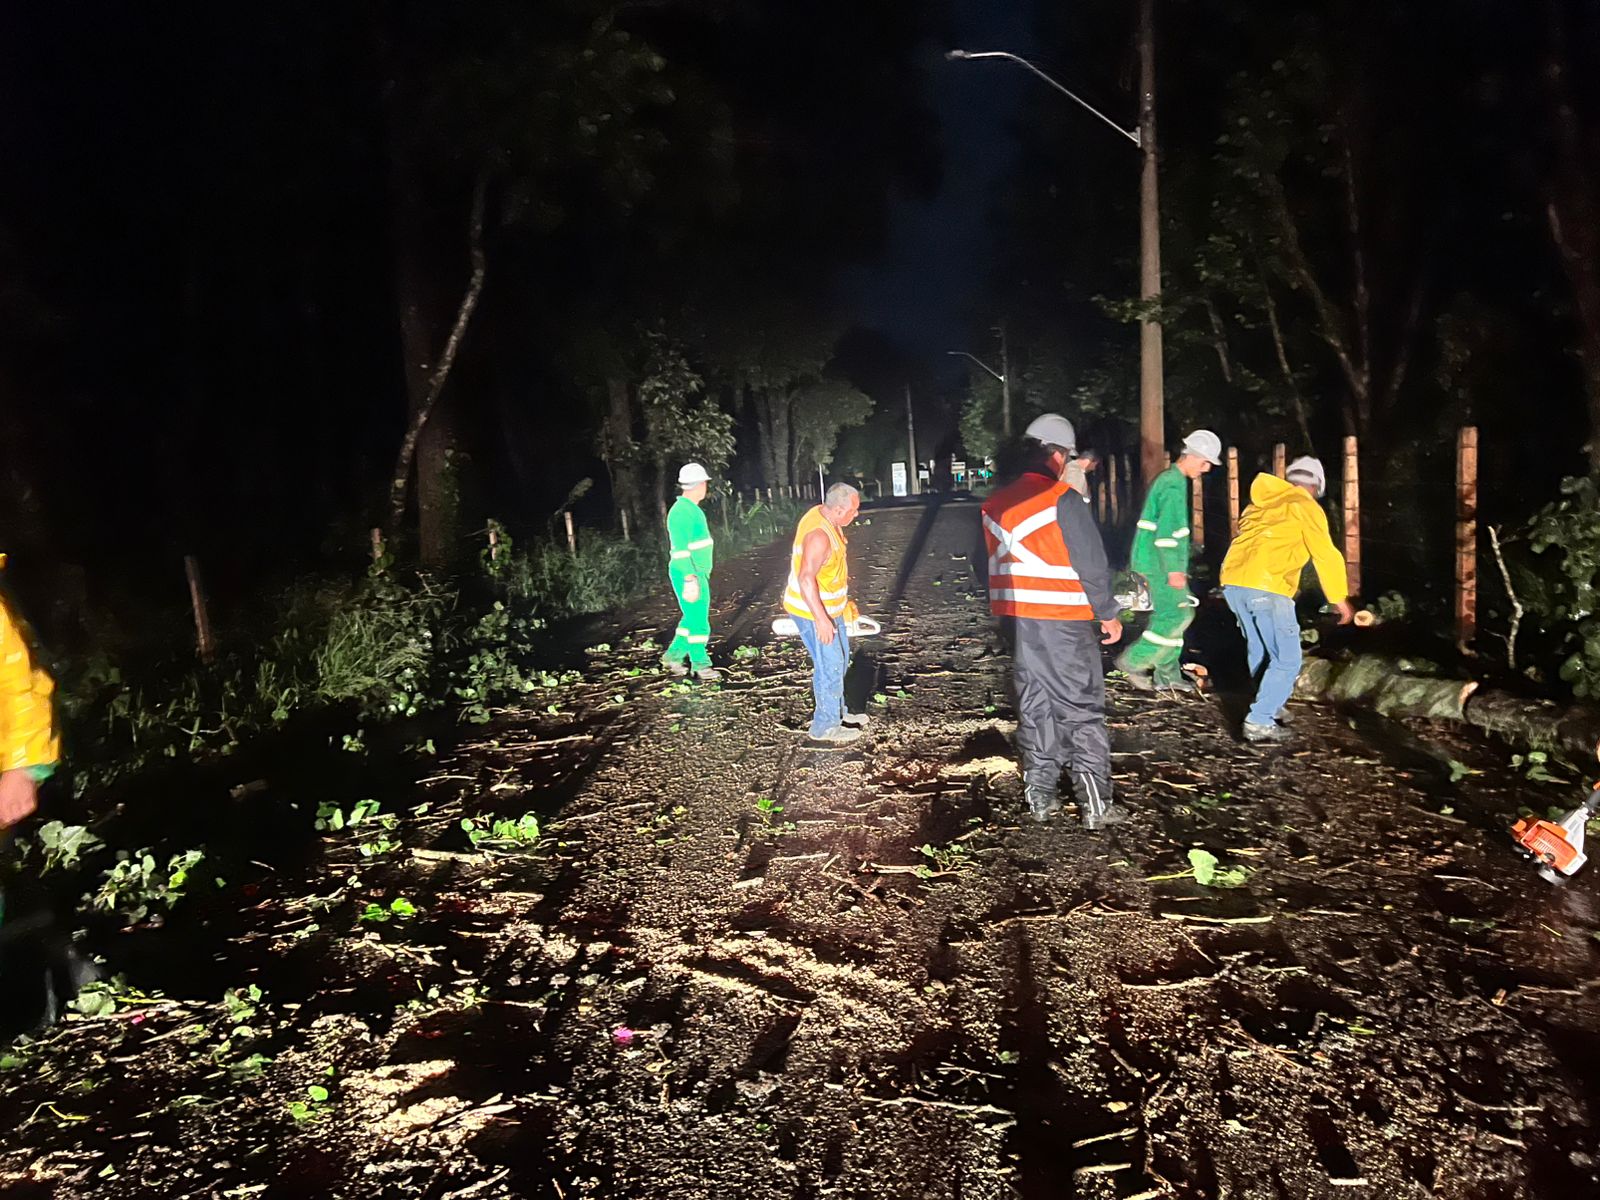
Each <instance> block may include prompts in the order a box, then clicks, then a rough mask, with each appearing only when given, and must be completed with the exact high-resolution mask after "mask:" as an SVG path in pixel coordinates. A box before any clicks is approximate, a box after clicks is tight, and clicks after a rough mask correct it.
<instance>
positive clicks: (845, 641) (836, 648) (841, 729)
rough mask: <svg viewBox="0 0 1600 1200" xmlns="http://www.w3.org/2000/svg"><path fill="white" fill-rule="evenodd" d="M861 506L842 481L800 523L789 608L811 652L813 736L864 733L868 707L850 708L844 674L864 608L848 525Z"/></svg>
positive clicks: (843, 738)
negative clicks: (853, 592)
mask: <svg viewBox="0 0 1600 1200" xmlns="http://www.w3.org/2000/svg"><path fill="white" fill-rule="evenodd" d="M860 511H861V494H860V493H859V492H857V491H856V489H855V488H853V487H851V486H850V485H849V484H848V483H836V484H834V485H833V486H832V487H830V488H829V489H828V491H827V494H826V495H825V496H823V498H822V503H821V504H819V505H817V506H816V507H815V508H813V509H811V510H809V511H808V512H807V513H806V514H805V516H803V517H801V518H800V523H799V524H798V525H797V526H795V531H794V547H793V549H792V550H791V551H790V556H789V580H788V583H787V584H785V586H784V589H783V608H784V611H785V612H787V613H788V614H789V615H790V616H791V617H793V618H794V623H795V625H796V626H798V627H799V630H800V640H801V641H803V642H804V643H805V644H806V650H807V651H809V652H810V654H811V697H812V700H813V702H814V703H813V707H812V715H811V729H810V734H811V739H812V741H815V742H820V743H822V744H824V745H844V744H847V743H849V742H853V741H855V740H856V739H858V738H859V737H861V732H862V730H863V729H864V728H866V724H867V717H866V714H864V713H851V712H846V711H845V706H844V677H845V673H846V672H847V671H848V670H849V669H850V633H849V627H850V622H851V621H853V620H855V619H856V618H857V617H858V616H859V615H860V613H859V612H858V611H857V609H856V605H855V601H853V600H851V599H850V564H849V560H848V559H847V557H846V552H845V547H846V540H845V536H844V530H845V527H846V526H847V525H849V524H850V522H852V521H854V520H855V519H856V514H857V513H858V512H860Z"/></svg>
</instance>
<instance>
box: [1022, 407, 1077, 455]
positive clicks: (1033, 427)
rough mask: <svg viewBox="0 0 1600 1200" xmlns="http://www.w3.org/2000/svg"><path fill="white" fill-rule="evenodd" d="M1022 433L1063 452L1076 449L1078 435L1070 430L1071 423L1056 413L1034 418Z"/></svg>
mask: <svg viewBox="0 0 1600 1200" xmlns="http://www.w3.org/2000/svg"><path fill="white" fill-rule="evenodd" d="M1024 433H1025V434H1026V436H1028V437H1031V438H1032V439H1033V440H1034V441H1036V442H1043V443H1044V444H1045V445H1046V446H1060V447H1061V448H1062V449H1063V450H1076V449H1077V448H1078V435H1077V432H1076V431H1075V430H1074V429H1073V428H1072V422H1071V421H1069V420H1067V419H1066V418H1065V417H1063V416H1060V415H1058V414H1056V413H1045V414H1044V416H1042V417H1035V418H1034V419H1033V421H1032V422H1031V423H1030V424H1029V425H1028V428H1027V429H1026V430H1024Z"/></svg>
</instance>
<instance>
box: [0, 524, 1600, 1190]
mask: <svg viewBox="0 0 1600 1200" xmlns="http://www.w3.org/2000/svg"><path fill="white" fill-rule="evenodd" d="M865 515H866V518H867V519H868V520H870V524H863V525H861V526H858V527H857V528H856V529H855V530H854V531H853V535H852V542H851V554H852V577H853V581H854V586H855V589H856V591H857V593H858V595H859V597H860V599H861V602H862V607H863V609H864V610H865V611H867V612H869V613H872V614H873V615H876V616H878V617H879V618H880V619H881V620H882V621H883V623H884V634H883V636H882V637H880V638H876V639H872V640H871V641H869V642H866V643H863V644H862V645H860V646H859V647H857V659H856V662H855V666H854V668H853V671H852V676H851V680H850V688H851V690H852V699H853V700H854V701H855V704H853V705H852V707H857V706H859V705H861V704H865V705H866V708H867V711H868V712H869V713H870V714H871V716H872V722H873V723H872V729H871V736H870V737H869V738H868V739H867V740H865V741H864V742H862V743H860V744H858V745H857V746H855V747H850V748H848V749H846V750H832V751H816V750H808V749H806V748H805V747H804V745H803V743H802V741H801V740H800V738H799V737H798V735H797V734H796V732H795V730H797V729H799V728H802V727H803V726H804V723H805V717H806V715H807V713H808V711H809V667H808V662H807V659H806V657H805V653H804V651H803V649H801V648H800V646H799V645H798V643H797V642H794V641H792V640H791V641H788V642H785V641H783V640H781V639H775V638H773V637H772V636H771V634H770V632H768V630H767V625H768V622H769V621H770V618H771V616H772V615H773V614H772V604H773V599H774V597H775V596H776V595H777V593H778V588H779V585H780V583H781V578H782V574H783V572H784V570H785V569H786V559H787V547H786V546H782V545H780V546H775V547H773V548H771V549H770V550H768V551H766V552H763V553H761V554H756V555H751V556H747V557H746V558H744V559H742V560H740V561H738V562H736V563H734V564H730V565H729V567H728V568H727V569H725V570H723V571H720V572H719V574H718V578H717V584H718V591H719V595H718V600H717V605H716V612H717V620H716V623H715V626H714V629H715V631H716V635H717V639H718V642H719V644H718V646H717V647H716V650H717V657H718V659H719V662H720V663H721V664H722V665H723V666H724V668H725V669H726V670H727V677H726V679H725V680H724V682H723V684H722V685H721V686H719V687H712V688H698V687H693V686H687V685H682V684H676V683H670V682H668V681H666V680H664V679H663V677H661V676H660V675H658V674H655V673H654V672H653V671H651V670H650V669H649V668H650V667H651V665H652V661H653V657H654V655H655V653H656V651H655V650H654V649H652V648H651V647H650V646H649V645H648V644H647V643H646V640H645V639H647V638H649V637H651V636H654V635H655V634H657V632H658V631H659V630H660V629H661V628H662V627H665V626H666V625H667V624H668V620H669V618H668V616H667V614H666V612H665V610H664V609H663V608H662V607H661V606H660V605H654V606H651V607H649V608H647V609H645V610H643V611H641V612H639V613H636V614H633V615H631V616H630V618H629V620H628V622H627V623H626V624H625V626H624V627H622V628H619V629H618V631H617V633H616V634H615V636H613V637H612V638H611V641H610V643H609V644H608V645H609V648H607V649H601V650H597V652H596V653H595V654H594V655H592V656H591V658H592V660H593V661H592V664H591V666H590V667H589V668H588V669H587V670H586V671H585V672H584V677H583V681H582V682H581V683H580V684H577V685H574V686H572V687H570V688H568V689H567V690H566V691H564V692H563V693H562V694H561V699H560V700H558V701H554V700H553V701H550V702H548V703H546V702H545V699H544V698H543V697H541V698H540V703H539V704H538V706H536V707H530V709H529V710H528V711H525V712H507V713H503V714H500V716H499V718H498V720H497V721H496V723H495V724H493V725H492V726H490V727H489V728H488V732H487V733H485V734H484V735H483V736H479V737H476V738H474V739H472V740H470V741H468V742H466V743H464V744H462V745H460V746H459V747H457V748H456V749H455V750H454V751H453V752H452V753H451V754H450V755H449V756H447V757H446V758H445V759H444V760H443V761H438V762H435V761H432V760H429V762H428V764H427V768H426V771H425V774H424V775H422V776H419V778H418V782H417V783H416V784H415V786H414V788H413V789H412V791H411V794H410V796H409V797H408V798H406V799H405V800H404V802H403V804H402V805H400V806H398V811H402V812H403V814H404V815H403V819H402V821H401V822H400V824H399V826H398V828H397V830H396V831H395V833H394V838H395V840H397V841H398V842H399V843H400V845H399V848H398V849H396V850H394V851H391V852H388V853H385V854H379V855H376V856H372V857H362V856H361V855H360V854H359V853H358V852H357V849H356V847H355V845H354V843H353V842H352V841H351V840H350V839H349V838H347V837H345V838H341V837H339V836H329V837H327V838H324V839H322V840H321V841H320V843H319V848H318V852H317V853H316V854H313V855H309V856H301V858H299V859H297V860H296V861H295V862H293V863H284V864H281V869H279V866H278V865H275V864H271V863H267V864H264V867H265V869H264V870H263V871H262V872H260V873H259V875H258V876H257V877H256V878H255V881H254V882H253V883H252V884H251V885H250V889H251V890H250V892H249V895H248V897H244V896H241V897H239V898H238V901H237V903H236V904H234V905H233V910H234V911H233V912H232V914H231V915H227V916H218V917H217V918H216V919H214V920H208V921H207V922H204V923H201V924H197V925H196V926H195V927H194V928H193V929H191V930H189V931H188V936H190V937H192V938H194V939H196V940H197V941H198V942H199V943H201V944H204V945H205V946H206V961H205V966H204V969H203V970H201V969H198V968H196V967H194V966H191V967H188V968H185V969H181V970H180V969H165V970H161V969H153V970H151V971H149V972H147V973H146V974H145V975H144V976H141V975H140V973H139V971H138V970H137V963H138V956H137V955H136V954H135V955H132V956H129V959H128V961H129V963H130V964H132V965H130V968H129V979H130V982H131V983H134V984H137V986H138V988H139V990H140V991H142V993H143V994H144V996H146V997H147V998H146V999H143V1000H140V999H138V998H137V997H128V996H124V998H123V1000H122V1001H121V1002H120V1003H119V1005H118V1006H117V1007H116V1008H115V1009H114V1010H113V1011H111V1012H110V1013H108V1014H106V1015H103V1016H100V1017H97V1018H95V1019H86V1018H82V1017H78V1018H76V1019H73V1020H70V1021H69V1022H67V1023H66V1024H64V1025H63V1026H61V1027H60V1028H58V1029H57V1030H55V1031H53V1032H51V1033H50V1034H49V1035H48V1036H47V1037H45V1038H44V1039H43V1040H41V1041H39V1042H36V1043H32V1044H28V1045H24V1046H20V1047H18V1048H15V1049H13V1050H12V1051H11V1052H10V1053H9V1054H8V1055H7V1056H6V1058H5V1059H4V1060H3V1063H4V1066H5V1067H6V1068H7V1069H6V1070H5V1071H4V1072H3V1074H0V1086H3V1088H4V1092H3V1095H0V1120H3V1121H4V1122H5V1124H6V1125H7V1127H8V1128H9V1129H10V1130H11V1133H10V1135H9V1136H8V1138H7V1139H6V1143H5V1147H4V1150H3V1151H0V1181H4V1182H5V1185H6V1186H5V1190H4V1194H5V1195H6V1196H7V1197H12V1196H15V1197H34V1196H37V1197H62V1198H65V1197H90V1196H94V1197H118V1196H143V1195H162V1196H173V1197H177V1196H241V1197H242V1196H265V1197H279V1196H283V1197H307V1196H341V1197H390V1196H426V1197H467V1196H473V1197H484V1198H487V1197H500V1196H507V1197H509V1196H516V1197H540V1198H544V1197H551V1198H558V1200H568V1198H573V1197H625V1196H626V1197H652V1198H654V1197H685V1198H687V1197H724V1196H738V1197H740V1200H757V1198H762V1197H773V1198H778V1197H784V1198H792V1197H824V1196H837V1197H905V1198H917V1200H922V1198H929V1200H933V1198H945V1197H949V1198H952V1200H954V1198H958V1197H959V1198H963V1200H987V1198H991V1197H993V1198H999V1197H1052V1198H1054V1197H1086V1198H1096V1200H1099V1198H1106V1200H1110V1198H1113V1197H1116V1198H1121V1200H1134V1198H1142V1200H1154V1198H1156V1197H1169V1196H1170V1197H1212V1196H1219V1197H1220V1196H1229V1197H1250V1198H1254V1197H1293V1198H1301V1197H1341V1198H1352V1200H1357V1198H1362V1197H1370V1198H1373V1200H1380V1198H1381V1200H1389V1198H1393V1197H1406V1196H1435V1197H1463V1198H1468V1197H1470V1198H1473V1200H1478V1198H1489V1197H1504V1198H1508V1200H1509V1198H1523V1197H1530V1198H1531V1197H1578V1196H1591V1195H1600V1165H1597V1163H1596V1160H1595V1155H1596V1153H1597V1139H1596V1133H1595V1125H1594V1118H1595V1105H1596V1103H1597V1100H1600V1094H1597V1085H1600V988H1597V985H1596V977H1597V970H1596V968H1597V965H1600V943H1597V941H1596V937H1595V931H1596V926H1597V919H1600V918H1597V908H1596V892H1595V886H1594V878H1595V876H1594V875H1593V874H1592V873H1591V874H1590V875H1589V877H1588V878H1580V879H1579V880H1577V881H1576V882H1574V883H1573V884H1571V885H1569V886H1568V887H1567V888H1565V889H1563V890H1560V891H1557V890H1554V889H1551V888H1549V887H1548V886H1547V885H1545V884H1543V883H1541V882H1539V881H1538V880H1536V879H1535V878H1534V877H1533V875H1532V873H1531V872H1530V871H1528V870H1526V869H1525V868H1524V867H1523V865H1522V864H1520V863H1519V862H1518V861H1517V860H1516V859H1515V858H1514V857H1513V855H1512V854H1511V853H1510V851H1509V848H1508V846H1507V844H1506V841H1505V838H1504V836H1503V833H1502V828H1503V816H1504V814H1505V813H1507V812H1509V811H1511V810H1512V809H1514V808H1515V807H1516V806H1517V805H1518V804H1520V803H1528V804H1532V805H1534V806H1536V807H1539V808H1540V809H1543V808H1544V807H1545V806H1547V805H1549V804H1553V803H1558V802H1560V801H1561V799H1562V798H1563V794H1562V793H1560V792H1558V791H1554V790H1552V789H1551V788H1549V787H1548V786H1542V785H1538V784H1536V783H1533V782H1529V781H1525V780H1521V779H1520V778H1519V777H1518V776H1516V775H1515V774H1514V773H1512V772H1510V771H1508V770H1507V768H1506V767H1505V762H1506V754H1505V751H1504V750H1503V749H1500V748H1496V747H1492V746H1488V745H1486V744H1482V743H1472V742H1464V741H1459V740H1457V741H1451V742H1444V741H1442V739H1444V738H1446V737H1447V735H1446V734H1444V733H1443V732H1441V731H1439V730H1436V729H1424V728H1422V727H1417V728H1415V729H1404V728H1401V727H1399V726H1388V725H1383V726H1370V725H1367V724H1365V723H1362V722H1359V721H1354V722H1353V721H1351V720H1347V719H1346V718H1344V717H1342V716H1340V715H1339V714H1336V713H1333V712H1331V711H1329V710H1326V709H1314V708H1299V709H1297V717H1298V722H1297V726H1296V728H1297V731H1298V733H1299V737H1298V740H1297V743H1296V744H1295V745H1294V746H1293V747H1292V748H1290V749H1289V750H1287V751H1273V752H1266V753H1263V752H1261V751H1257V750H1254V749H1247V748H1245V747H1243V746H1242V745H1240V744H1239V743H1238V742H1237V740H1236V739H1235V737H1234V731H1233V729H1232V727H1231V726H1230V725H1229V724H1228V721H1227V718H1226V717H1225V715H1224V712H1223V710H1222V708H1221V707H1219V706H1218V704H1217V703H1216V702H1214V701H1212V700H1199V699H1192V700H1187V701H1185V700H1176V699H1167V700H1160V699H1154V698H1151V697H1147V696H1144V695H1140V694H1136V693H1133V692H1131V691H1130V690H1129V689H1127V688H1125V687H1124V686H1122V685H1121V684H1119V683H1118V682H1116V681H1113V682H1112V684H1111V694H1112V700H1113V710H1114V711H1113V716H1112V723H1113V733H1114V738H1115V748H1116V751H1117V757H1116V763H1117V782H1118V786H1119V788H1120V789H1121V796H1122V797H1123V799H1125V800H1126V801H1127V802H1129V803H1130V804H1131V806H1132V807H1134V808H1135V810H1136V812H1137V817H1136V819H1135V820H1134V821H1133V822H1132V823H1130V824H1129V825H1126V826H1123V827H1121V828H1120V829H1118V830H1117V831H1115V832H1114V833H1113V834H1108V835H1103V836H1098V837H1091V836H1088V835H1085V834H1083V833H1082V832H1081V831H1079V830H1078V829H1076V828H1075V825H1074V821H1073V819H1072V814H1071V810H1070V809H1069V810H1068V813H1067V814H1066V815H1065V816H1064V817H1062V818H1060V819H1058V820H1057V821H1056V822H1055V823H1053V824H1051V825H1049V826H1043V827H1041V826H1038V825H1035V824H1033V823H1032V822H1029V821H1027V820H1025V819H1024V818H1023V815H1022V810H1021V805H1020V785H1019V782H1018V779H1017V776H1016V774H1015V769H1014V767H1013V766H1012V762H1011V755H1012V751H1011V748H1010V744H1009V737H1010V733H1011V730H1012V724H1011V709H1010V701H1009V698H1008V693H1007V667H1008V660H1007V658H1006V657H1005V654H1004V652H1003V648H1002V647H1001V645H1000V643H999V641H998V639H997V636H996V634H995V632H994V630H993V627H992V625H991V623H990V621H989V620H988V617H987V610H986V605H985V603H984V601H983V597H982V595H981V593H980V592H979V590H978V588H977V586H976V583H975V580H974V576H973V573H972V570H971V567H970V564H969V562H968V559H967V555H968V554H969V553H970V552H971V551H972V550H973V547H974V541H975V524H976V513H975V510H974V508H973V507H972V506H970V505H962V504H947V505H945V506H943V507H930V508H926V509H921V508H905V509H889V510H879V511H876V512H870V511H869V512H868V513H867V514H865ZM744 647H748V649H743V648H744ZM736 648H741V649H738V650H737V657H736V656H735V652H736ZM758 652H759V653H758ZM1441 746H1442V747H1443V748H1442V749H1441ZM1451 759H1454V760H1455V761H1456V763H1458V764H1459V765H1460V766H1462V767H1463V768H1473V769H1481V770H1482V771H1483V772H1484V773H1483V774H1481V775H1467V776H1465V777H1464V778H1460V779H1459V781H1458V782H1455V783H1451V782H1450V777H1451V776H1452V775H1455V776H1459V775H1460V774H1461V772H1460V771H1457V770H1451V769H1446V768H1442V767H1441V766H1440V763H1441V762H1444V763H1448V762H1449V761H1450V760H1451ZM405 806H412V807H409V808H407V807H405ZM396 807H397V806H394V805H391V808H396ZM529 811H533V812H535V813H537V814H539V815H540V816H541V817H542V818H543V819H544V820H545V821H546V829H545V832H544V837H543V838H542V840H541V841H540V842H539V844H538V847H537V849H535V850H532V851H528V850H526V849H518V848H515V847H512V848H510V849H505V850H499V851H491V852H486V853H483V852H474V851H473V848H472V847H471V846H470V845H469V844H468V843H467V841H466V837H465V835H464V834H463V833H462V832H461V829H460V821H461V818H462V817H463V816H466V817H472V818H476V819H479V820H480V821H481V820H483V819H485V818H491V817H493V816H500V817H516V816H518V815H520V814H522V813H525V812H529ZM1192 848H1202V849H1205V850H1207V851H1209V852H1210V853H1211V854H1213V855H1215V857H1216V859H1217V860H1218V862H1219V865H1220V867H1221V869H1222V871H1223V872H1224V875H1223V879H1225V880H1230V881H1232V880H1237V881H1239V886H1236V887H1231V888H1219V887H1215V886H1210V887H1208V886H1202V885H1201V883H1200V882H1199V881H1198V880H1197V879H1196V878H1195V877H1194V874H1193V872H1192V871H1191V870H1190V862H1189V859H1188V858H1187V854H1188V851H1189V850H1190V849H1192ZM1229 872H1232V874H1231V875H1230V874H1228V873H1229ZM1212 882H1213V883H1216V882H1217V880H1213V881H1212ZM230 895H232V893H230ZM396 899H401V900H404V901H405V902H406V903H405V905H404V906H401V908H399V909H397V908H396V907H395V901H396ZM369 906H375V907H376V908H377V909H378V910H380V911H381V912H384V913H387V914H388V915H387V917H385V918H384V919H377V918H375V917H374V916H373V907H369ZM407 907H409V908H410V909H413V910H414V911H413V912H410V913H407V912H405V911H403V910H404V908H407ZM363 915H365V916H366V917H367V918H368V919H366V920H363V919H362V917H363ZM140 936H143V935H141V934H137V933H136V934H130V935H128V937H130V938H133V939H137V938H139V937H140ZM252 985H254V986H255V987H257V988H259V989H260V992H259V994H257V993H255V992H252V991H250V990H248V989H249V988H250V987H251V986H252ZM222 988H230V989H244V990H235V991H234V992H233V993H232V995H231V997H230V999H229V1000H228V1001H227V1002H226V1003H219V1001H218V994H219V992H220V990H221V989H222Z"/></svg>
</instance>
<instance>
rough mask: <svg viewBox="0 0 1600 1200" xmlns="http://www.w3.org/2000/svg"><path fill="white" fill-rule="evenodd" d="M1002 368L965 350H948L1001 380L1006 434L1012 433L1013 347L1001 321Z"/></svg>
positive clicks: (1002, 427) (1003, 425) (1003, 427)
mask: <svg viewBox="0 0 1600 1200" xmlns="http://www.w3.org/2000/svg"><path fill="white" fill-rule="evenodd" d="M999 333H1000V369H999V370H998V371H996V370H995V369H994V368H993V367H991V366H990V365H989V364H988V363H986V362H984V361H983V359H981V358H979V357H977V356H976V355H973V354H968V353H967V352H966V351H965V350H946V351H945V353H946V354H959V355H960V356H961V357H962V358H970V359H972V361H973V362H975V363H977V364H978V365H979V366H980V367H982V368H983V369H984V370H985V371H987V372H989V374H991V375H993V376H994V377H995V378H996V379H998V380H999V381H1000V432H1001V433H1002V434H1005V435H1006V436H1008V437H1009V436H1010V434H1011V348H1010V344H1009V343H1008V342H1007V341H1006V325H1005V322H1004V321H1002V322H1000V329H999Z"/></svg>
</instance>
